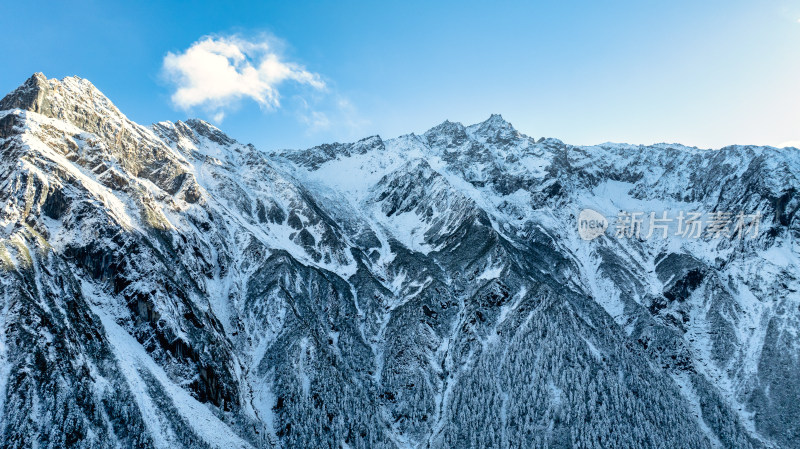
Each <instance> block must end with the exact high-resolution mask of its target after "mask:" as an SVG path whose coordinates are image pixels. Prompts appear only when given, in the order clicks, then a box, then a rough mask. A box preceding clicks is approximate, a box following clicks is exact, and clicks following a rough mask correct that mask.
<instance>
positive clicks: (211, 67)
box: [164, 36, 326, 122]
mask: <svg viewBox="0 0 800 449" xmlns="http://www.w3.org/2000/svg"><path fill="white" fill-rule="evenodd" d="M273 47H274V46H273V45H272V44H271V41H270V39H269V38H266V37H262V38H258V39H245V38H242V37H239V36H208V37H204V38H202V39H200V40H199V41H197V42H195V43H193V44H192V45H191V46H190V47H189V48H188V49H187V50H186V51H184V52H179V53H171V52H170V53H167V55H166V56H165V57H164V71H165V73H166V75H167V76H168V77H169V79H170V80H171V81H172V82H173V83H174V84H175V87H176V89H175V92H174V93H173V94H172V102H173V103H174V104H175V106H177V107H179V108H181V109H185V110H188V109H192V108H202V109H204V110H206V111H207V112H209V114H210V115H212V117H213V118H214V120H215V121H218V122H219V121H222V119H223V118H224V116H225V112H226V111H227V110H228V109H230V108H231V107H234V106H235V105H236V104H237V103H238V102H239V101H241V100H243V99H247V98H249V99H252V100H253V101H255V102H256V103H258V104H259V105H260V106H261V107H262V108H266V109H275V108H278V107H279V106H280V104H281V103H280V93H279V91H278V88H279V87H280V86H281V85H283V84H286V83H296V84H299V85H306V86H310V87H311V88H313V89H315V90H320V91H321V90H324V89H325V88H326V86H325V83H324V82H323V81H322V79H321V77H320V75H318V74H316V73H313V72H310V71H308V70H306V69H305V68H304V67H303V66H302V65H300V64H297V63H293V62H289V61H285V60H283V59H282V57H281V56H280V55H279V54H278V53H277V51H276V50H275V49H274V48H273Z"/></svg>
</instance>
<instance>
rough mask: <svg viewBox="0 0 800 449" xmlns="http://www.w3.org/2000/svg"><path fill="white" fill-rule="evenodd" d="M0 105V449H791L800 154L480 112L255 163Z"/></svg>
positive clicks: (796, 423)
mask: <svg viewBox="0 0 800 449" xmlns="http://www.w3.org/2000/svg"><path fill="white" fill-rule="evenodd" d="M0 111H2V112H0V283H2V290H0V442H2V446H4V447H20V448H22V447H34V446H38V447H87V448H95V447H103V448H104V447H125V448H127V447H142V448H149V447H168V448H176V447H186V448H195V447H221V448H230V447H240V448H249V447H287V448H289V447H292V448H293V447H331V448H333V447H336V448H341V447H350V448H406V447H420V448H423V447H427V448H450V447H509V448H511V447H514V448H517V447H520V448H521V447H625V448H627V447H692V448H695V447H697V448H700V447H785V448H791V447H800V445H798V441H800V407H798V405H797V402H798V399H800V339H799V338H798V329H800V296H798V293H797V292H798V287H800V286H798V278H797V272H798V260H799V259H798V257H797V255H798V248H797V247H796V245H795V243H794V242H796V241H797V238H798V236H799V234H800V224H799V223H798V219H797V211H798V209H800V198H798V195H797V194H796V191H797V189H798V184H799V183H798V179H797V174H798V168H800V158H799V157H798V153H797V150H795V149H782V150H779V149H775V148H757V147H728V148H723V149H721V150H715V151H711V150H699V149H696V148H687V147H682V146H678V145H657V146H652V147H636V146H630V145H615V144H606V145H600V146H594V147H576V146H571V145H567V144H564V143H562V142H561V141H558V140H556V139H539V140H538V141H536V140H534V139H532V138H530V137H528V136H525V135H523V134H520V133H519V132H517V131H516V130H515V129H514V128H513V127H512V126H511V125H510V124H509V123H508V122H506V121H505V120H503V118H502V117H500V116H499V115H493V116H491V117H490V118H489V119H488V120H487V121H485V122H483V123H479V124H476V125H473V126H468V127H465V126H463V125H461V124H459V123H452V122H445V123H443V124H441V125H439V126H436V127H434V128H432V129H431V130H429V131H428V132H426V133H424V134H423V135H422V136H416V135H413V134H412V135H406V136H401V137H398V138H396V139H391V140H386V141H384V140H383V139H381V138H380V137H378V136H373V137H369V138H366V139H363V140H361V141H359V142H355V143H351V144H338V143H337V144H330V145H322V146H319V147H315V148H311V149H308V150H302V151H286V152H281V153H275V154H271V155H266V154H265V153H262V152H260V151H258V150H257V149H256V148H254V147H253V146H251V145H243V144H240V143H238V142H237V141H235V140H234V139H232V138H230V137H229V136H227V135H225V134H224V133H223V132H222V131H220V130H219V129H217V128H215V127H214V126H212V125H210V124H208V123H206V122H203V121H201V120H187V121H186V122H180V121H179V122H176V123H171V122H161V123H158V124H155V125H153V126H152V127H150V128H145V127H142V126H140V125H137V124H135V123H133V122H131V121H129V120H128V119H127V118H126V117H125V116H124V115H123V114H122V113H121V112H119V111H118V110H117V108H116V107H114V106H113V104H112V103H111V102H110V101H109V100H108V99H107V98H106V97H105V96H103V95H102V94H101V93H100V92H99V91H98V90H97V89H96V88H94V86H92V85H91V84H90V83H89V82H88V81H86V80H81V79H79V78H65V79H64V80H61V81H57V80H47V79H46V78H45V77H44V76H43V75H41V74H36V75H34V76H33V77H32V78H31V79H29V80H28V81H27V82H26V83H25V84H23V85H22V86H21V87H20V88H19V89H17V90H15V91H14V92H12V93H11V94H9V95H8V96H6V97H5V98H4V99H3V100H2V101H0ZM587 207H588V208H592V209H593V210H596V211H599V212H601V213H603V214H604V215H606V216H608V217H612V218H613V217H614V216H615V215H616V214H617V212H618V211H619V210H642V211H648V212H649V211H656V212H659V211H661V210H670V211H678V210H685V211H695V210H706V211H723V210H724V211H731V212H738V211H746V212H748V213H749V212H755V211H760V212H761V214H762V215H763V218H762V221H761V224H760V232H759V234H758V237H757V238H755V239H749V238H745V239H741V240H740V239H738V238H736V237H724V238H710V237H702V238H699V239H692V240H687V239H678V238H667V239H658V238H651V239H635V238H627V239H626V238H615V237H614V236H613V230H612V229H609V230H608V231H607V232H606V234H605V235H603V236H600V237H599V238H596V239H594V240H591V241H584V240H581V239H580V238H579V236H578V233H577V223H576V222H575V220H576V217H577V216H578V213H579V212H580V210H581V209H583V208H587Z"/></svg>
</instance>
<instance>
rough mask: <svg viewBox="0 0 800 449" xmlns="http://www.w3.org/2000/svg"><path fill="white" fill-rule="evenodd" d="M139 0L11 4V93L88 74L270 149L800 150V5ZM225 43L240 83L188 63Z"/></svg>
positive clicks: (117, 94)
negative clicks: (461, 128)
mask: <svg viewBox="0 0 800 449" xmlns="http://www.w3.org/2000/svg"><path fill="white" fill-rule="evenodd" d="M131 3H135V4H124V3H122V2H112V1H102V2H101V1H97V2H94V1H73V2H53V3H50V2H35V1H28V2H4V4H3V5H2V15H0V28H2V29H3V36H4V39H3V40H4V42H3V45H2V46H0V58H2V61H4V67H3V70H0V91H2V92H8V91H10V90H12V89H13V88H14V87H16V86H17V85H19V84H21V83H22V82H23V81H24V80H25V79H26V78H27V77H28V76H30V75H31V74H32V73H33V72H37V71H41V72H44V73H45V74H46V75H47V76H48V77H51V78H52V77H57V78H61V77H64V76H68V75H78V76H81V77H84V78H88V79H89V80H91V81H92V82H93V83H94V84H95V85H96V86H97V87H98V88H100V89H101V90H102V91H103V92H104V93H106V95H108V96H109V97H110V98H111V99H112V101H114V102H115V104H117V106H118V107H119V108H120V109H121V110H122V111H123V112H125V113H126V114H127V115H128V116H129V117H130V118H131V119H133V120H135V121H137V122H139V123H143V124H149V123H152V122H155V121H160V120H178V119H185V118H188V117H201V118H205V119H207V120H210V121H215V119H216V122H217V123H218V125H219V126H220V127H221V128H222V129H223V130H225V131H226V132H227V133H229V134H230V135H231V136H233V137H235V138H237V139H239V140H241V141H244V142H253V143H255V144H256V145H257V146H259V147H260V148H262V149H264V150H271V149H276V148H298V147H308V146H311V145H315V144H318V143H322V142H328V141H334V140H336V141H349V140H355V139H357V138H360V137H363V136H367V135H371V134H380V135H382V136H384V137H394V136H397V135H400V134H404V133H407V132H417V133H419V132H423V131H425V130H426V129H428V128H430V127H431V126H434V125H436V124H438V123H440V122H442V121H443V120H445V119H450V120H453V121H461V122H463V123H465V124H470V123H475V122H478V121H482V120H484V119H485V118H487V117H488V116H489V115H490V114H491V113H501V114H502V115H503V116H504V117H505V118H506V119H507V120H509V121H510V122H512V123H513V124H514V125H515V126H516V127H517V129H519V130H520V131H522V132H524V133H526V134H528V135H531V136H534V137H542V136H548V137H557V138H560V139H562V140H564V141H566V142H568V143H574V144H592V143H601V142H606V141H617V142H630V143H654V142H681V143H686V144H690V145H698V146H701V147H714V148H716V147H721V146H724V145H728V144H733V143H741V144H769V145H779V144H783V143H786V142H797V144H798V145H800V2H798V1H778V0H766V1H749V2H745V1H736V0H733V1H730V0H728V1H715V0H712V1H702V2H697V1H672V2H634V1H607V2H598V1H562V2H546V3H545V2H502V1H501V2H471V1H461V2H440V3H436V4H433V2H417V1H402V2H385V3H383V2H382V3H380V4H378V3H377V2H366V1H363V2H353V1H345V2H220V3H211V2H208V3H205V2H188V1H187V2H170V3H166V2H164V3H161V2H131ZM203 42H205V43H206V44H202V43H203ZM223 45H227V47H225V48H230V46H231V45H233V46H234V47H236V48H238V49H240V50H242V54H243V55H244V58H245V59H244V60H242V61H239V62H237V63H236V64H232V65H231V67H232V68H233V70H234V72H233V78H230V77H229V80H231V82H232V83H234V84H235V85H234V86H221V83H220V82H218V81H216V80H218V78H215V77H214V76H211V75H214V74H211V75H209V76H205V75H206V74H204V73H197V72H198V71H196V70H193V67H196V66H197V61H203V59H202V58H200V59H196V60H195V59H192V58H183V57H184V56H186V55H187V54H189V53H188V50H189V49H192V48H194V49H195V50H196V51H195V52H194V53H191V54H192V55H194V56H197V55H198V54H199V55H200V56H203V55H206V56H208V51H210V52H211V53H212V54H213V52H214V51H217V50H219V48H221V46H223ZM209 48H210V49H211V50H209ZM203 49H205V50H206V53H202V51H201V50H203ZM215 49H216V50H215ZM198 52H200V53H198ZM168 55H172V57H173V58H172V59H171V60H170V58H169V56H168ZM194 56H193V57H194ZM165 58H166V59H165ZM182 58H183V59H182ZM268 58H272V61H273V62H275V64H273V66H274V67H273V69H274V70H269V69H265V70H264V71H262V70H261V69H260V68H261V67H262V65H261V63H262V61H263V60H265V59H268ZM165 61H171V63H170V62H167V63H165ZM237 64H238V65H237ZM263 67H266V66H263ZM235 70H240V71H241V72H242V73H244V72H246V71H248V70H249V71H250V72H248V73H250V75H252V76H245V75H241V74H237V73H236V72H235ZM200 72H202V71H200ZM239 75H241V76H239ZM203 83H206V84H210V85H204V84H203ZM228 87H230V88H228ZM182 88H183V90H181V89H182ZM177 92H181V93H180V94H178V96H177V97H176V93H177Z"/></svg>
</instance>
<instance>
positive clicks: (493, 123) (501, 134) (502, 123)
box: [467, 114, 522, 143]
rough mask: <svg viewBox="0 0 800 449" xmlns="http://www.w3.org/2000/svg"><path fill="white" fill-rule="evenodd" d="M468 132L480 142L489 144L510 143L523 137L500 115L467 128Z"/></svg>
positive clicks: (493, 115) (492, 116)
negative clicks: (483, 141)
mask: <svg viewBox="0 0 800 449" xmlns="http://www.w3.org/2000/svg"><path fill="white" fill-rule="evenodd" d="M467 132H468V133H469V134H471V135H473V136H475V137H476V138H477V139H478V140H485V141H487V142H489V143H509V142H511V141H512V140H514V139H518V138H520V137H522V134H520V132H519V131H517V130H516V129H514V126H513V125H511V123H509V122H508V121H506V119H504V118H503V116H502V115H500V114H492V115H490V116H489V118H488V119H486V120H484V121H483V122H481V123H476V124H475V125H472V126H470V127H469V128H467Z"/></svg>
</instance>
